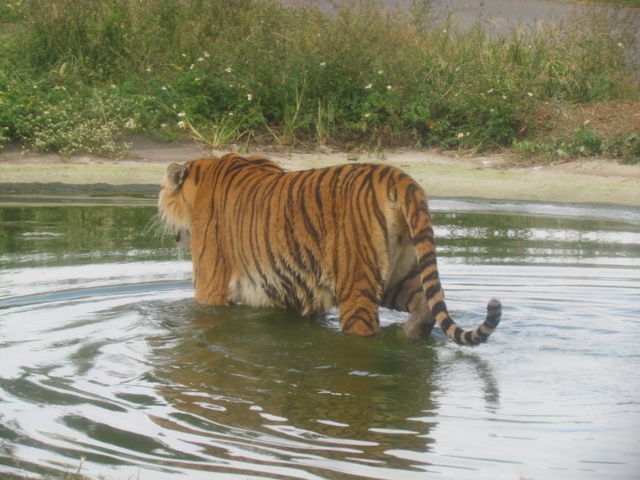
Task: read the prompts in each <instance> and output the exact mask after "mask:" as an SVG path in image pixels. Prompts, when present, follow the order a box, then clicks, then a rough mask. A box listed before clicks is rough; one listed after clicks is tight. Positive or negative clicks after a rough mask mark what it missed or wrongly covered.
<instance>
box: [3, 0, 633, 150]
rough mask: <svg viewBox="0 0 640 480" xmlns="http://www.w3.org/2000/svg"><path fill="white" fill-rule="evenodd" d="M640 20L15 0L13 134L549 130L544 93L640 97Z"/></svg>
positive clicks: (93, 136)
mask: <svg viewBox="0 0 640 480" xmlns="http://www.w3.org/2000/svg"><path fill="white" fill-rule="evenodd" d="M634 22H638V16H637V15H633V14H632V15H626V16H625V17H624V18H623V19H622V20H621V19H620V18H619V17H618V16H617V14H616V12H615V10H603V9H598V8H594V9H592V10H590V13H589V14H587V15H580V16H576V17H575V18H571V19H568V20H566V21H565V22H558V23H555V24H545V25H544V26H542V27H535V28H528V27H526V26H518V27H517V28H514V29H513V31H512V32H511V33H509V34H507V35H502V36H497V35H494V34H493V33H492V32H491V30H490V28H487V25H485V24H484V23H482V21H481V20H479V21H478V23H476V24H475V25H473V26H472V27H470V28H467V29H461V28H458V27H457V26H456V25H455V24H454V23H453V21H452V17H451V16H448V15H444V14H438V13H436V10H435V9H433V8H432V6H431V4H430V2H429V1H422V2H417V3H416V4H415V5H414V7H412V9H411V10H410V11H404V12H392V13H390V12H388V11H386V10H385V9H384V8H382V7H381V6H380V4H378V3H376V2H368V1H364V2H354V3H351V4H348V5H345V6H341V7H340V8H338V11H337V13H336V14H335V15H331V16H328V15H326V14H324V13H322V12H320V11H319V10H318V9H316V8H314V7H305V6H296V7H290V6H289V7H284V6H281V5H280V4H279V3H277V2H272V1H269V0H265V1H257V0H236V1H234V2H229V1H225V0H184V1H181V2H175V1H173V0H156V1H154V2H131V1H128V0H103V1H101V2H94V1H92V0H57V1H55V2H51V1H49V0H9V1H8V2H4V3H3V4H2V6H0V24H1V25H3V27H4V28H3V29H2V30H1V32H2V33H0V102H1V103H0V143H2V142H20V143H22V144H23V145H25V147H26V148H29V149H32V150H36V151H53V152H60V153H61V154H62V155H63V156H68V155H73V154H75V153H80V152H89V153H95V154H101V155H106V156H119V155H122V154H123V153H124V152H125V151H126V143H123V141H124V140H126V137H127V135H128V134H129V133H137V134H144V135H148V136H153V137H157V138H161V139H166V140H172V139H175V138H178V137H179V136H184V135H191V136H195V137H197V138H199V139H201V140H205V141H208V142H209V143H211V144H213V145H215V146H218V147H222V146H230V145H234V146H240V147H242V148H250V147H252V146H255V145H264V144H269V145H277V146H279V147H281V148H314V147H316V146H318V145H324V144H326V145H332V146H336V147H339V148H369V149H371V148H373V149H375V148H386V147H392V146H397V145H402V146H412V147H421V146H430V147H437V148H443V149H461V150H464V151H480V150H483V149H490V148H496V147H498V148H503V147H511V146H512V145H514V142H516V143H518V142H520V144H522V142H529V143H531V144H534V145H540V138H541V137H540V136H539V132H540V131H541V129H542V127H543V125H540V122H539V120H538V119H537V118H536V115H535V112H536V109H538V108H539V107H540V106H541V105H546V104H549V103H552V104H554V105H563V104H566V105H573V104H576V103H597V102H603V101H611V100H617V101H623V102H635V101H638V100H639V99H640V89H639V84H638V78H639V75H638V73H639V70H638V65H637V62H634V61H631V60H632V59H637V58H638V57H637V52H636V50H635V48H636V45H635V37H634V36H633V32H634V31H635V30H634V28H631V27H632V26H634V25H637V23H634ZM634 133H637V132H633V131H629V132H618V133H617V135H622V137H621V138H622V140H620V142H618V144H624V142H625V141H626V139H627V137H628V138H631V137H632V136H633V134H634ZM594 135H595V136H598V135H599V134H598V132H595V133H594ZM625 135H626V136H625ZM606 140H607V139H603V141H602V143H601V146H600V149H599V152H600V153H603V152H605V153H606V146H607V145H609V143H608V142H607V141H606ZM567 141H568V140H567ZM529 150H531V148H529ZM627 150H628V149H627ZM632 150H633V149H632ZM578 151H580V150H578Z"/></svg>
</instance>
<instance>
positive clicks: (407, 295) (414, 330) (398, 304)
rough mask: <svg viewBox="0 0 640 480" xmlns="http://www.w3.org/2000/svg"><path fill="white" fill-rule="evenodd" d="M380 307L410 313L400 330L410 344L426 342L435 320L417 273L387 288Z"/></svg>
mask: <svg viewBox="0 0 640 480" xmlns="http://www.w3.org/2000/svg"><path fill="white" fill-rule="evenodd" d="M382 306H383V307H386V308H390V309H393V310H398V311H400V312H409V313H410V317H409V320H407V321H406V322H405V324H404V325H403V326H402V329H403V331H404V334H405V335H406V336H407V338H408V339H409V340H410V341H411V342H413V343H415V344H418V345H419V344H422V343H425V342H426V341H427V340H428V338H429V335H431V330H432V329H433V326H434V325H435V322H436V320H435V318H434V316H433V314H432V313H431V309H430V308H429V305H428V303H427V297H426V296H425V294H424V290H423V289H422V285H421V283H420V278H419V276H418V275H417V273H415V274H414V273H410V274H408V275H407V276H406V277H405V278H403V279H402V280H401V281H399V282H398V283H397V284H395V285H393V286H391V287H389V288H387V289H386V290H385V292H384V295H383V297H382Z"/></svg>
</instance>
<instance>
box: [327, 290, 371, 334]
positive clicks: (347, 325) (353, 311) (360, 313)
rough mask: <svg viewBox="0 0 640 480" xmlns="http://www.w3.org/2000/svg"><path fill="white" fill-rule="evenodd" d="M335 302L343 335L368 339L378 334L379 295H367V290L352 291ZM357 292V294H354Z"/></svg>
mask: <svg viewBox="0 0 640 480" xmlns="http://www.w3.org/2000/svg"><path fill="white" fill-rule="evenodd" d="M352 292H353V293H351V294H348V295H345V296H343V297H342V298H340V299H339V300H338V302H337V304H338V313H339V314H340V328H342V331H343V332H344V333H348V334H351V335H357V336H359V337H370V336H373V335H377V334H379V333H380V320H379V317H378V310H379V308H380V302H379V300H378V301H376V298H379V295H375V294H374V293H369V289H367V288H363V289H358V288H355V289H352ZM356 292H357V293H356Z"/></svg>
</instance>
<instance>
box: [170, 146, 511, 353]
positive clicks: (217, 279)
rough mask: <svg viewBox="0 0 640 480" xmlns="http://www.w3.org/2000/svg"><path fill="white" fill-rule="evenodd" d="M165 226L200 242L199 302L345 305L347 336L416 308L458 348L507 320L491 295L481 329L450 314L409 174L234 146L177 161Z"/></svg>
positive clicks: (412, 325) (310, 308)
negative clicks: (277, 156) (301, 162)
mask: <svg viewBox="0 0 640 480" xmlns="http://www.w3.org/2000/svg"><path fill="white" fill-rule="evenodd" d="M158 217H159V220H160V223H161V224H162V225H163V226H164V228H165V229H166V230H167V231H169V232H171V233H173V234H175V235H176V239H182V240H183V241H185V239H186V241H187V243H188V244H190V248H191V257H192V263H193V284H194V289H195V300H196V301H197V302H199V303H205V304H212V305H233V304H237V303H241V304H245V305H249V306H253V307H279V308H286V309H289V310H293V311H295V312H298V313H299V314H301V315H304V316H315V315H325V314H326V313H327V312H329V311H330V310H331V309H333V308H336V307H337V311H338V316H339V322H340V328H341V330H342V331H343V332H344V333H346V334H352V335H357V336H374V335H377V334H379V333H380V320H379V309H380V307H386V308H389V309H393V310H397V311H401V312H408V313H409V318H408V320H407V321H406V323H405V324H404V325H403V331H404V332H405V334H406V336H407V337H408V338H409V339H410V340H411V341H412V342H414V343H424V342H425V341H426V340H427V339H428V338H429V336H430V334H431V332H432V329H433V326H434V324H435V323H437V324H438V325H439V326H440V328H441V329H442V330H443V331H444V332H445V334H446V335H447V336H448V337H449V338H450V339H452V340H453V341H454V342H456V343H457V344H459V345H466V346H476V345H478V344H480V343H483V342H486V340H487V338H488V337H489V335H491V334H492V333H493V332H494V331H495V330H496V328H497V326H498V324H499V323H500V319H501V316H502V305H501V303H500V302H499V301H498V300H496V299H492V300H490V301H489V303H488V304H487V315H486V318H485V319H484V321H483V322H482V324H480V326H478V327H477V328H476V329H475V330H472V331H465V330H463V329H462V328H461V327H460V326H458V325H457V324H456V323H455V322H454V321H453V319H452V318H451V316H450V315H449V313H448V310H447V306H446V304H445V300H444V291H443V288H442V285H441V283H440V277H439V273H438V267H437V260H436V246H435V241H434V230H433V223H432V219H431V215H430V212H429V206H428V203H427V195H426V193H425V192H424V190H423V189H422V187H421V186H420V185H419V184H418V183H417V182H416V181H415V180H414V179H413V178H412V177H410V176H409V175H408V174H407V173H405V172H403V171H402V170H400V169H398V168H396V167H393V166H390V165H385V164H364V163H353V164H351V163H350V164H345V165H337V166H332V167H328V168H320V169H311V170H304V171H287V170H285V169H284V168H283V167H282V166H281V165H279V164H278V163H276V162H274V161H272V160H269V159H266V158H262V157H259V156H253V157H243V156H240V155H238V154H234V153H229V154H227V155H224V156H221V157H219V158H217V157H212V158H201V159H198V160H194V161H191V162H187V163H185V164H178V163H172V164H170V165H169V166H168V167H167V170H166V173H165V175H164V178H163V179H162V182H161V188H160V193H159V196H158Z"/></svg>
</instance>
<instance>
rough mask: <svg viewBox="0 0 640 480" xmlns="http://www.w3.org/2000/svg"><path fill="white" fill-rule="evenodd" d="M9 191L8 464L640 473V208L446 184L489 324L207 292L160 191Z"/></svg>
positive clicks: (143, 469)
mask: <svg viewBox="0 0 640 480" xmlns="http://www.w3.org/2000/svg"><path fill="white" fill-rule="evenodd" d="M3 205H4V206H2V207H0V476H2V477H5V476H9V477H11V476H16V477H18V478H22V477H23V476H30V477H34V478H38V477H39V476H40V475H47V474H49V475H51V474H53V475H58V474H60V473H61V472H65V471H66V472H75V471H77V470H78V469H80V471H81V473H84V474H86V475H89V476H90V477H94V478H95V477H98V476H100V475H103V476H108V477H109V478H116V479H125V478H141V479H164V478H185V475H186V476H188V478H249V477H255V478H292V479H294V478H295V479H298V478H299V479H319V478H328V479H351V478H375V479H397V478H402V479H414V478H416V479H425V478H426V479H430V478H442V479H450V478H457V479H466V478H469V479H477V478H504V479H518V478H520V477H524V478H532V479H554V478H558V479H563V480H565V479H602V478H607V479H630V478H640V433H639V432H640V347H639V345H640V211H639V210H637V209H635V210H634V209H616V208H604V207H576V206H567V205H548V204H511V203H505V202H498V203H494V202H488V201H482V202H474V201H465V200H455V201H454V200H442V199H435V200H433V202H432V207H433V209H434V210H435V214H434V217H435V220H436V222H437V225H438V227H437V231H436V233H437V236H438V239H439V242H438V246H439V255H440V269H441V275H442V278H443V284H444V287H445V291H446V292H447V300H448V304H449V309H450V311H451V312H452V315H453V316H454V318H456V319H457V321H458V322H459V323H460V324H462V325H464V326H468V327H470V326H474V325H476V324H477V323H478V322H479V321H480V319H481V317H482V315H483V312H484V309H485V305H486V302H487V300H488V299H489V298H490V297H492V296H496V297H498V298H500V299H501V300H502V301H503V304H504V305H505V309H504V317H503V323H502V324H501V325H500V329H499V331H498V332H497V333H496V334H495V335H494V336H493V337H492V338H491V340H490V342H489V343H488V344H486V345H483V346H481V347H479V348H476V349H472V350H471V349H462V348H459V347H457V346H455V345H453V344H452V343H451V342H450V341H447V340H446V339H445V338H444V336H443V335H441V334H440V333H439V332H436V334H435V338H434V339H433V341H432V342H430V343H429V344H428V345H426V346H422V347H415V346H412V345H409V344H407V343H406V342H405V341H404V340H403V339H402V338H400V335H399V331H400V329H399V327H398V322H399V321H402V320H403V317H402V315H400V314H398V313H395V312H390V311H385V312H383V314H382V322H383V326H384V328H383V334H382V335H381V336H380V337H379V338H375V339H359V338H353V337H347V336H344V335H342V334H341V333H340V332H339V330H338V326H337V319H336V318H335V315H329V317H328V318H326V319H309V318H301V317H298V316H297V315H293V314H291V313H288V312H285V311H281V310H264V309H262V310H261V309H253V308H248V307H243V306H239V307H233V308H217V307H206V306H201V305H197V304H196V303H195V302H194V301H193V300H192V294H193V292H192V289H191V284H190V264H189V256H188V252H184V251H179V250H176V249H175V248H174V247H173V245H172V244H171V240H170V239H168V238H162V237H161V236H159V235H158V234H157V232H155V231H154V229H153V228H152V227H151V224H150V218H151V217H152V216H153V214H154V209H153V207H149V206H126V207H122V206H115V205H105V204H97V205H79V204H77V203H74V202H70V203H60V202H54V203H53V204H51V203H49V204H47V205H44V204H40V205H38V204H33V203H29V204H26V205H25V204H20V205H18V204H9V203H6V202H5V203H4V204H3Z"/></svg>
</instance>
